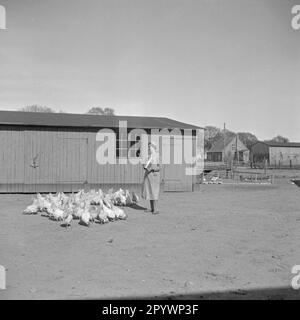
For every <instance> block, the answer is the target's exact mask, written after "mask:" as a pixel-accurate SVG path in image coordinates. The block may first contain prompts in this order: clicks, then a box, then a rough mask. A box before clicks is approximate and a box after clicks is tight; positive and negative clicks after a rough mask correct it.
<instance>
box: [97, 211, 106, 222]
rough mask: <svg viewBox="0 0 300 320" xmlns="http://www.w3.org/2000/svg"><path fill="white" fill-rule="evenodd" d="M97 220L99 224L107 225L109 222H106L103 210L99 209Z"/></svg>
mask: <svg viewBox="0 0 300 320" xmlns="http://www.w3.org/2000/svg"><path fill="white" fill-rule="evenodd" d="M97 218H98V220H99V221H100V222H101V223H107V222H109V220H108V217H107V214H106V212H105V211H104V210H103V208H100V209H99V212H98V217H97Z"/></svg>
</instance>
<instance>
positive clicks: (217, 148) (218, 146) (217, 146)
mask: <svg viewBox="0 0 300 320" xmlns="http://www.w3.org/2000/svg"><path fill="white" fill-rule="evenodd" d="M233 139H234V140H235V139H236V137H235V136H234V137H225V143H224V139H223V138H220V139H219V140H217V141H216V142H215V143H214V144H213V145H212V147H211V148H210V149H209V150H208V151H207V152H223V150H224V145H225V147H226V146H227V145H228V144H229V143H230V142H231V141H232V140H233ZM239 141H240V143H242V142H241V140H240V139H239ZM242 144H243V143H242ZM243 145H244V144H243ZM244 147H245V148H244V149H240V150H247V147H246V146H244Z"/></svg>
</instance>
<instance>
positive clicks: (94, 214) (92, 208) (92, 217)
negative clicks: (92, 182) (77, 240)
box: [88, 205, 98, 222]
mask: <svg viewBox="0 0 300 320" xmlns="http://www.w3.org/2000/svg"><path fill="white" fill-rule="evenodd" d="M88 210H89V212H90V220H91V222H94V221H95V219H97V217H98V207H96V206H94V205H90V206H89V209H88Z"/></svg>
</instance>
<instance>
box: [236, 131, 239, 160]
mask: <svg viewBox="0 0 300 320" xmlns="http://www.w3.org/2000/svg"><path fill="white" fill-rule="evenodd" d="M235 151H236V159H237V164H239V163H240V161H239V160H240V155H239V150H238V133H237V134H236V145H235Z"/></svg>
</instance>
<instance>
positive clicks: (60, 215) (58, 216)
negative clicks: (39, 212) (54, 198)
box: [49, 205, 64, 221]
mask: <svg viewBox="0 0 300 320" xmlns="http://www.w3.org/2000/svg"><path fill="white" fill-rule="evenodd" d="M49 215H50V218H51V219H53V220H56V221H63V220H64V211H63V210H62V209H60V208H58V207H56V206H55V205H52V208H51V209H50V212H49Z"/></svg>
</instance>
